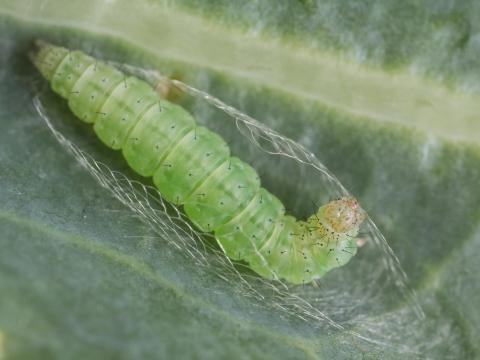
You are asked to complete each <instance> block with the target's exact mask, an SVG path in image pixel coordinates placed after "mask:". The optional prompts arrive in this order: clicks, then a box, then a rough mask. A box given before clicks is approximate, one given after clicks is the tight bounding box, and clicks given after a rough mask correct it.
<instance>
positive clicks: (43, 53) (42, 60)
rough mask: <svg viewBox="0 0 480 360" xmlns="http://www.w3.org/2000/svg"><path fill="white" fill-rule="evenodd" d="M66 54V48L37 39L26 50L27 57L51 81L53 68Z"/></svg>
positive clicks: (54, 68)
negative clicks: (30, 47)
mask: <svg viewBox="0 0 480 360" xmlns="http://www.w3.org/2000/svg"><path fill="white" fill-rule="evenodd" d="M66 54H68V50H67V49H65V48H62V47H58V46H55V45H52V44H50V43H47V42H46V41H43V40H40V39H37V40H35V42H34V48H33V49H32V50H30V51H29V52H28V57H29V59H30V61H31V62H32V63H33V65H34V66H35V67H36V68H37V69H38V71H40V73H41V74H42V75H43V76H44V77H45V78H46V79H47V80H48V81H51V80H52V77H53V75H54V73H55V70H56V68H57V66H58V64H59V63H60V61H62V60H63V58H64V57H65V56H66Z"/></svg>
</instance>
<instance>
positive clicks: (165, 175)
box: [31, 43, 366, 284]
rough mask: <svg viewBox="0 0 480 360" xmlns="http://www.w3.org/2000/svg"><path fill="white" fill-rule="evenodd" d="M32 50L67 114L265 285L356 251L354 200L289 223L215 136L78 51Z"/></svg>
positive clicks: (320, 269)
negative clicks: (269, 280) (118, 153)
mask: <svg viewBox="0 0 480 360" xmlns="http://www.w3.org/2000/svg"><path fill="white" fill-rule="evenodd" d="M37 46H38V51H37V52H35V53H32V54H31V59H32V61H33V63H34V64H35V65H36V67H37V68H38V69H39V71H40V72H41V73H42V75H43V76H44V77H45V78H46V79H47V80H48V81H49V82H50V83H51V86H52V89H53V90H54V91H55V92H56V93H58V94H59V95H61V96H62V97H64V98H65V99H66V100H67V101H68V105H69V107H70V109H71V110H72V111H73V113H74V114H75V115H76V116H77V117H78V118H79V119H80V120H81V121H83V122H85V123H88V124H92V125H93V128H94V131H95V133H96V135H97V136H98V137H99V138H100V140H101V141H102V142H103V143H104V144H105V145H107V146H108V147H110V148H112V149H114V150H121V151H122V154H123V156H124V157H125V159H126V161H127V163H128V164H129V165H130V167H131V168H132V169H133V170H134V171H135V172H137V173H138V174H140V175H142V176H145V177H153V183H154V184H155V186H156V187H157V188H158V189H159V191H160V194H161V195H162V197H163V198H164V199H165V200H167V201H169V202H170V203H172V204H175V205H177V206H182V208H183V210H184V212H185V213H186V214H187V216H188V217H189V219H190V220H191V221H192V223H193V224H195V226H196V227H197V228H198V229H200V230H201V231H204V232H212V233H213V234H214V236H215V238H216V240H217V242H218V244H219V246H220V247H221V248H222V250H223V251H224V252H225V254H226V255H227V256H228V257H230V258H231V259H234V260H242V261H245V262H247V263H248V264H249V266H250V268H251V269H253V270H254V271H255V272H256V273H258V274H260V275H261V276H264V277H266V278H272V277H273V278H279V279H284V280H286V281H288V282H290V283H293V284H302V283H308V282H311V281H312V280H315V279H318V278H321V277H322V276H323V275H325V274H326V273H327V272H329V271H330V270H332V269H334V268H337V267H340V266H343V265H345V264H346V263H347V262H349V261H350V259H351V258H352V257H353V256H354V255H355V254H356V252H357V247H356V242H355V240H354V239H355V237H356V235H357V234H358V231H359V227H360V225H361V224H362V223H363V221H364V219H365V217H366V215H365V213H364V211H363V210H362V209H361V207H360V206H359V204H358V202H357V201H356V200H355V199H353V198H351V197H349V196H344V197H342V198H341V199H340V200H336V201H333V202H330V203H327V204H325V205H323V206H320V208H319V209H317V211H316V213H314V214H313V215H311V216H310V217H309V218H308V219H307V220H306V221H302V220H297V219H295V218H294V217H292V216H291V215H288V214H287V213H286V211H285V208H284V206H283V205H282V203H281V202H280V200H279V199H278V198H276V197H275V196H274V195H273V194H271V193H270V192H269V191H268V190H266V189H265V188H263V187H261V183H260V178H259V176H258V174H257V172H256V171H255V169H253V168H252V167H251V166H249V165H248V164H247V163H245V162H243V161H242V160H240V159H239V158H237V157H235V156H233V155H232V154H231V152H230V149H229V146H228V145H227V143H226V142H225V141H224V140H223V139H222V138H221V137H220V136H218V135H217V134H216V133H214V132H212V131H211V130H209V129H207V128H206V127H203V126H199V125H197V123H196V121H195V119H194V118H193V117H192V116H191V115H190V113H188V112H187V111H186V110H184V109H183V108H182V107H180V106H178V105H175V104H173V103H171V102H169V101H168V100H165V99H163V98H160V96H159V95H158V92H155V91H154V89H152V88H151V87H150V85H149V84H147V83H145V82H143V81H142V80H140V79H139V78H137V77H134V76H129V77H127V76H126V75H125V74H123V73H122V72H120V71H118V70H117V69H116V68H115V67H113V66H110V65H108V64H106V63H103V62H98V61H97V60H95V59H93V58H91V57H90V56H88V55H86V54H84V53H82V52H79V51H69V50H67V49H65V48H61V47H57V46H53V45H49V44H46V43H37ZM158 89H161V90H162V91H161V92H163V93H164V94H165V93H166V92H168V90H167V89H165V86H157V90H158Z"/></svg>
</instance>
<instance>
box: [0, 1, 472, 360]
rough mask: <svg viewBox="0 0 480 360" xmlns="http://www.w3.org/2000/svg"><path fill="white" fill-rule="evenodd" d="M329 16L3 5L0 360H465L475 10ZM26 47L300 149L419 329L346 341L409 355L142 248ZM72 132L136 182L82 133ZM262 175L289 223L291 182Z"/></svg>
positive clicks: (135, 5) (395, 311) (330, 7)
mask: <svg viewBox="0 0 480 360" xmlns="http://www.w3.org/2000/svg"><path fill="white" fill-rule="evenodd" d="M337 3H338V2H337V1H323V2H318V3H317V2H314V1H303V2H300V1H299V2H289V3H288V4H287V3H282V5H279V2H276V1H275V2H274V1H265V2H254V1H248V2H209V1H179V2H176V4H175V5H172V4H167V3H160V2H153V1H147V0H141V1H136V2H127V1H115V2H112V1H101V0H89V1H83V2H81V3H80V2H75V3H65V2H62V1H59V0H52V1H39V2H29V1H16V2H11V1H3V0H0V30H1V35H0V49H1V53H0V62H1V67H0V69H1V70H0V80H1V83H2V86H1V87H0V121H1V122H0V124H1V128H0V150H1V152H0V184H1V186H0V359H2V358H7V359H10V358H18V359H25V358H35V359H38V358H99V359H100V358H101V359H104V358H109V357H110V358H140V357H141V358H180V359H181V358H185V359H188V358H201V359H207V358H219V359H220V358H227V357H229V358H262V359H268V358H276V359H278V358H285V359H292V358H327V359H330V358H359V359H360V358H362V357H366V358H401V359H404V358H415V357H417V354H416V353H418V354H420V355H418V356H425V357H429V358H436V359H438V358H447V359H448V358H450V359H459V358H462V359H467V358H475V357H478V356H479V354H480V346H479V344H478V328H479V327H480V317H479V312H478V311H477V307H478V304H479V303H480V281H479V276H478V271H477V270H478V263H479V260H480V259H479V255H478V254H479V253H480V186H479V179H480V149H479V141H480V127H479V126H480V125H479V124H480V122H478V121H477V119H478V116H479V115H478V114H479V112H480V111H479V110H480V106H479V105H478V104H480V91H479V89H480V86H479V85H480V79H479V75H478V74H480V64H479V63H478V61H476V59H478V56H479V55H480V46H479V42H478V33H477V34H476V33H475V31H476V30H475V29H476V24H477V23H478V19H479V18H480V9H479V6H478V4H477V3H475V2H465V3H462V4H461V5H455V6H453V5H449V4H450V2H448V1H432V2H431V4H423V5H418V4H417V3H416V2H413V1H406V2H397V1H380V0H377V1H369V2H364V3H362V5H359V4H358V2H356V1H346V2H342V4H341V5H339V4H337ZM132 14H135V16H133V15H132ZM38 37H40V38H44V39H46V40H50V41H52V42H56V43H61V44H63V45H65V46H68V47H71V48H80V49H83V50H85V51H88V52H90V53H92V54H93V55H98V56H100V57H102V58H105V59H114V60H118V61H121V62H126V63H130V64H135V65H137V66H143V67H146V68H157V69H160V70H161V71H162V72H165V73H166V74H167V75H172V74H173V75H175V76H179V77H181V78H182V79H183V80H185V81H186V82H187V83H191V84H193V85H194V86H197V87H199V88H201V89H203V90H205V91H207V92H209V93H211V94H213V95H215V96H218V97H220V98H221V99H222V100H224V101H225V102H227V103H228V104H231V105H233V106H236V107H238V108H240V109H241V110H242V111H244V112H245V113H247V114H249V115H252V116H254V117H256V118H258V119H260V120H262V121H263V122H266V123H267V124H269V125H270V126H271V127H273V128H275V129H277V130H278V131H279V132H281V133H282V134H285V135H287V136H289V137H291V138H293V139H295V140H297V141H299V142H301V143H303V144H304V145H305V146H306V147H308V148H309V149H310V150H312V151H313V152H314V153H315V154H316V155H317V156H318V157H319V158H320V159H321V161H322V162H324V163H325V164H326V165H327V166H328V167H329V169H330V170H332V171H333V172H334V173H335V174H336V175H337V176H338V177H339V178H340V180H341V181H342V183H343V184H344V185H345V186H346V187H347V188H348V189H349V190H351V191H352V192H353V193H354V194H355V195H356V196H357V197H358V198H359V199H360V200H361V203H362V204H363V205H364V207H366V208H367V209H368V210H369V213H370V215H371V216H372V218H373V219H374V220H375V221H376V223H377V224H378V225H379V227H380V228H381V230H382V232H383V233H384V234H385V236H386V238H387V239H388V241H389V243H390V244H391V245H392V247H393V248H394V250H395V252H396V254H397V255H398V257H399V259H400V262H401V263H402V265H403V267H404V268H405V269H406V271H407V274H408V276H409V277H410V279H411V285H412V287H413V288H414V289H415V290H416V292H417V294H418V296H419V298H420V301H421V303H422V306H423V308H424V310H425V313H426V319H425V320H424V321H423V322H419V321H413V320H412V319H411V317H410V316H409V312H410V308H409V304H407V303H405V302H404V301H403V300H401V299H397V301H396V302H394V303H393V304H392V306H390V307H389V308H388V309H389V310H388V311H387V310H385V311H384V310H382V311H379V312H377V313H375V316H374V317H373V316H372V315H370V314H369V318H367V319H365V322H364V324H363V326H362V325H359V326H358V329H356V330H357V331H359V332H360V333H362V331H365V330H366V329H367V328H368V324H370V323H375V324H376V326H377V327H376V328H377V330H378V331H381V332H382V333H383V334H387V337H389V336H390V337H391V338H392V339H393V338H395V339H398V341H399V342H400V343H401V344H402V345H404V346H405V347H407V348H410V349H411V350H413V351H414V352H415V353H399V352H398V349H396V348H392V347H389V346H382V345H380V346H373V345H371V344H363V343H362V344H358V343H357V342H356V341H354V340H352V338H351V337H350V336H348V334H346V333H342V332H341V331H334V332H333V333H331V334H330V333H328V334H327V333H325V332H322V331H319V329H318V327H317V325H316V324H315V323H312V322H302V321H298V320H295V319H290V318H285V317H282V316H281V314H279V312H278V311H276V310H274V309H269V307H268V306H263V307H260V306H258V305H259V304H258V303H256V302H255V301H254V300H252V299H249V298H246V297H243V296H241V295H239V294H238V292H236V291H235V288H236V286H235V284H226V283H224V282H221V281H219V280H218V279H217V278H216V277H215V276H214V275H213V274H209V273H208V272H199V271H198V269H196V267H195V264H194V263H193V262H192V261H189V259H188V258H186V257H184V256H182V254H181V253H179V252H177V251H175V250H174V249H173V248H172V247H170V246H168V245H167V244H166V243H165V242H162V241H160V240H159V239H157V238H155V237H153V236H152V234H151V231H150V230H149V229H148V228H147V227H146V226H145V225H143V223H142V222H141V221H140V220H139V219H138V218H136V217H133V216H132V215H133V214H132V213H131V212H130V210H128V209H126V208H125V207H124V206H122V205H121V204H119V203H118V201H116V200H115V199H113V198H112V197H111V195H110V194H109V193H108V192H107V191H106V190H105V189H103V188H101V187H100V186H99V185H98V184H97V183H96V182H95V180H94V179H93V178H92V177H91V176H90V175H89V174H88V173H87V172H85V171H84V170H83V169H82V168H81V167H80V166H79V164H77V163H76V162H75V161H74V160H73V159H72V157H71V155H70V154H68V153H67V152H65V151H64V150H63V148H62V147H61V146H60V145H59V144H58V143H57V142H56V140H55V139H54V138H53V136H52V135H51V133H50V132H49V131H48V130H47V128H46V127H45V125H44V124H43V123H42V121H41V120H40V118H39V116H38V114H37V113H36V112H35V110H34V108H33V105H32V98H33V96H34V95H35V93H37V92H38V89H44V84H43V83H42V81H41V80H40V78H39V77H38V75H37V74H36V73H35V70H34V69H33V67H32V66H31V65H30V64H29V62H28V59H27V57H26V54H27V52H28V50H29V49H30V47H31V43H32V41H33V40H34V39H36V38H38ZM47 101H48V108H49V110H51V111H52V112H54V113H55V115H57V117H58V118H61V119H66V120H68V119H72V117H71V115H69V112H68V109H67V107H66V105H65V104H64V103H62V102H61V101H60V100H59V99H58V97H55V96H54V95H53V94H50V95H47ZM191 105H192V104H191ZM192 106H194V104H193V105H192ZM66 131H70V133H69V134H70V135H71V136H74V138H75V139H78V141H82V140H81V139H83V141H84V143H83V144H84V145H85V146H86V147H87V148H88V149H89V151H90V152H91V153H92V154H94V155H95V156H98V157H99V158H100V159H102V161H104V162H107V163H108V164H109V165H111V166H112V167H114V168H118V169H121V170H122V171H124V172H126V173H127V174H129V175H132V176H134V175H133V174H131V173H129V172H128V169H127V167H126V165H125V164H124V162H123V161H122V159H121V157H120V156H119V155H118V154H116V153H113V152H109V151H108V149H104V148H103V147H102V146H101V145H100V144H98V142H97V140H96V139H95V138H94V136H92V134H91V133H88V132H87V131H86V128H85V127H82V126H81V125H73V127H72V128H71V129H70V130H66ZM243 146H244V145H243V144H242V140H241V139H236V138H235V137H234V138H233V143H232V147H234V148H236V149H242V148H243ZM246 156H253V155H252V154H250V155H248V154H247V155H246ZM262 173H265V174H266V175H265V176H266V177H267V185H268V186H269V189H271V190H272V191H273V192H275V193H276V194H278V195H279V196H280V197H281V198H282V200H284V201H285V203H286V204H287V206H290V207H292V208H293V207H295V206H296V205H295V204H296V203H297V202H298V201H297V196H298V194H299V192H300V190H301V189H296V191H292V189H295V184H294V183H293V180H292V179H290V176H289V174H288V173H282V172H281V170H280V169H278V168H277V164H275V163H271V164H267V165H265V169H264V170H263V171H262ZM268 174H270V177H269V175H268ZM145 181H146V180H145ZM302 206H303V208H302ZM297 208H298V211H299V212H302V211H308V208H309V205H308V204H307V205H302V204H301V205H300V206H298V205H297ZM360 281H361V280H360ZM385 291H389V290H385ZM267 305H268V304H267Z"/></svg>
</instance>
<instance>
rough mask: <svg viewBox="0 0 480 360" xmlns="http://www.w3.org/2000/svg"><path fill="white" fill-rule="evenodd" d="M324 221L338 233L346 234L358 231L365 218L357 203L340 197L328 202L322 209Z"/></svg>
mask: <svg viewBox="0 0 480 360" xmlns="http://www.w3.org/2000/svg"><path fill="white" fill-rule="evenodd" d="M323 215H324V219H325V221H326V222H327V223H328V224H329V225H330V226H331V227H332V229H333V230H334V231H336V232H339V233H347V232H350V231H352V230H355V229H358V227H359V226H360V225H361V224H362V222H363V221H364V220H365V218H366V217H367V215H366V213H365V211H364V210H363V209H362V208H361V207H360V204H359V203H358V201H357V200H356V199H355V198H353V197H342V198H340V199H337V200H333V201H330V202H329V203H328V204H327V205H325V208H324V213H323Z"/></svg>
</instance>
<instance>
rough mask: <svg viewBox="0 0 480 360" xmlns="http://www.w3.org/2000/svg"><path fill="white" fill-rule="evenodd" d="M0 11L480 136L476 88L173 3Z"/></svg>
mask: <svg viewBox="0 0 480 360" xmlns="http://www.w3.org/2000/svg"><path fill="white" fill-rule="evenodd" d="M25 4H28V5H25ZM106 4H108V5H106ZM1 12H3V13H7V14H10V15H12V16H15V17H18V18H23V19H26V20H28V21H32V22H38V23H42V24H47V25H48V24H51V25H55V26H65V27H73V28H79V29H82V30H87V31H93V32H95V33H104V34H110V35H112V36H115V37H120V38H122V39H126V40H128V41H130V42H131V43H134V44H136V45H137V46H139V47H141V48H143V49H145V50H146V51H147V52H149V53H152V54H153V55H155V56H157V57H159V58H163V59H172V60H176V61H180V62H183V63H189V64H192V65H194V66H199V67H206V68H210V69H213V70H216V71H220V72H224V73H226V74H228V75H231V76H235V77H239V78H243V79H247V80H248V81H249V82H252V83H258V84H259V85H261V86H267V87H270V88H273V89H278V90H281V91H283V92H287V93H290V94H293V95H294V96H296V97H300V98H304V99H310V100H314V101H318V102H320V103H322V104H324V105H326V106H329V107H332V108H334V109H337V110H339V111H342V112H344V113H347V114H351V115H355V116H362V117H367V118H370V119H374V120H377V121H382V122H383V121H390V122H395V123H400V124H404V125H407V126H411V127H415V128H418V129H420V130H422V131H425V132H428V133H429V134H432V135H436V136H439V137H442V138H446V139H452V140H462V141H468V142H477V143H478V141H479V140H480V136H479V134H480V121H479V120H480V116H479V112H480V111H479V110H480V105H479V104H480V95H479V94H468V93H462V92H460V91H453V90H449V89H447V88H445V87H443V86H441V85H439V84H436V83H434V82H432V81H428V80H426V79H423V78H421V77H417V76H413V75H411V74H407V73H400V72H397V73H389V72H386V71H382V70H381V69H372V68H367V67H365V66H360V65H356V64H352V63H349V62H347V61H345V60H344V59H342V58H340V57H339V56H334V55H333V54H325V53H321V52H320V51H318V50H311V49H310V50H307V49H303V48H301V47H299V46H298V44H297V45H292V44H284V43H282V42H281V41H280V40H278V39H277V40H272V39H265V38H260V37H258V36H253V35H249V34H245V33H241V32H239V31H235V30H234V29H231V28H229V29H227V28H224V27H222V26H220V25H219V24H212V23H211V22H207V21H205V20H204V19H202V18H200V17H198V16H194V15H191V14H187V13H186V12H184V11H182V10H179V9H176V8H173V7H171V6H161V5H158V4H157V5H152V4H149V3H148V2H141V1H138V2H124V1H116V2H111V3H108V2H99V1H98V0H88V1H84V2H81V3H68V5H67V3H65V2H59V1H49V2H48V1H47V2H45V1H41V2H25V1H15V2H7V1H4V0H0V13H1ZM131 13H135V14H136V16H135V17H131V16H129V14H131ZM126 18H128V19H129V21H125V19H126ZM135 19H136V20H135Z"/></svg>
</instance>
